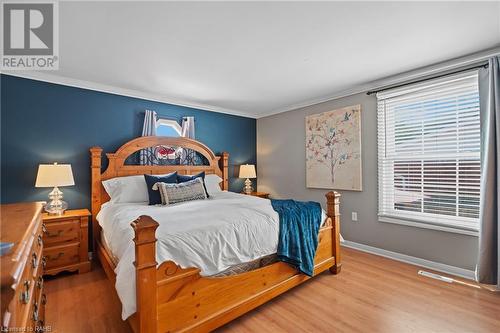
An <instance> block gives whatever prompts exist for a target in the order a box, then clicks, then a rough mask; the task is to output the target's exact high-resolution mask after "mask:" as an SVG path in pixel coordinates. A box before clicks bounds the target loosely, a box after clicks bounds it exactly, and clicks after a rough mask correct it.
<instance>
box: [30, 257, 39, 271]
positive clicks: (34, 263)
mask: <svg viewBox="0 0 500 333" xmlns="http://www.w3.org/2000/svg"><path fill="white" fill-rule="evenodd" d="M37 259H38V257H37V256H36V253H33V254H32V255H31V267H33V269H35V268H37V266H38V264H37V262H36V261H37Z"/></svg>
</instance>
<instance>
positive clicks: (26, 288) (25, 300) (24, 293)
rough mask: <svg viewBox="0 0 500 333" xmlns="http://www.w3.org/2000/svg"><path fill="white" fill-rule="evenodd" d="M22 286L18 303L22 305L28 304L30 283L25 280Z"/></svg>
mask: <svg viewBox="0 0 500 333" xmlns="http://www.w3.org/2000/svg"><path fill="white" fill-rule="evenodd" d="M23 285H24V291H22V292H21V294H20V296H19V298H20V301H21V302H22V303H24V304H28V302H29V301H30V292H29V290H30V285H31V282H30V281H29V280H26V281H24V283H23Z"/></svg>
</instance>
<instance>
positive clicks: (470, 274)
mask: <svg viewBox="0 0 500 333" xmlns="http://www.w3.org/2000/svg"><path fill="white" fill-rule="evenodd" d="M341 245H342V246H345V247H348V248H351V249H355V250H359V251H363V252H367V253H371V254H375V255H378V256H381V257H385V258H389V259H394V260H397V261H401V262H404V263H407V264H412V265H415V266H420V267H425V268H428V269H432V270H435V271H438V272H443V273H446V274H450V275H455V276H459V277H463V278H465V279H470V280H474V278H475V273H474V271H471V270H468V269H464V268H460V267H455V266H450V265H446V264H442V263H439V262H434V261H430V260H426V259H422V258H417V257H412V256H409V255H406V254H401V253H397V252H392V251H388V250H384V249H380V248H377V247H373V246H369V245H365V244H360V243H356V242H351V241H348V240H344V241H343V242H341Z"/></svg>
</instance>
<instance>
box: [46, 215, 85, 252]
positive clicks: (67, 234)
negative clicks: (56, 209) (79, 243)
mask: <svg viewBox="0 0 500 333" xmlns="http://www.w3.org/2000/svg"><path fill="white" fill-rule="evenodd" d="M79 237H80V220H66V221H60V222H51V223H44V233H43V243H44V244H45V247H48V246H51V245H52V244H55V243H66V242H71V241H75V240H78V239H79Z"/></svg>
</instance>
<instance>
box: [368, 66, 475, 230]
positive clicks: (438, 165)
mask: <svg viewBox="0 0 500 333" xmlns="http://www.w3.org/2000/svg"><path fill="white" fill-rule="evenodd" d="M377 99H378V104H377V109H378V112H377V113H378V173H379V176H378V177H379V179H378V182H379V216H381V220H382V221H383V220H384V218H386V220H387V221H390V220H391V219H393V220H399V221H401V220H405V221H413V222H420V223H426V224H432V225H437V226H445V227H453V228H457V229H463V230H471V231H473V230H477V229H478V218H479V188H480V169H481V160H480V145H481V144H480V142H481V140H480V123H479V91H478V76H477V71H475V72H467V73H462V74H460V75H455V76H450V77H445V78H441V79H436V80H431V81H426V82H424V83H421V84H414V85H408V86H405V87H403V88H399V89H393V90H389V91H384V92H380V93H378V94H377Z"/></svg>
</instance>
